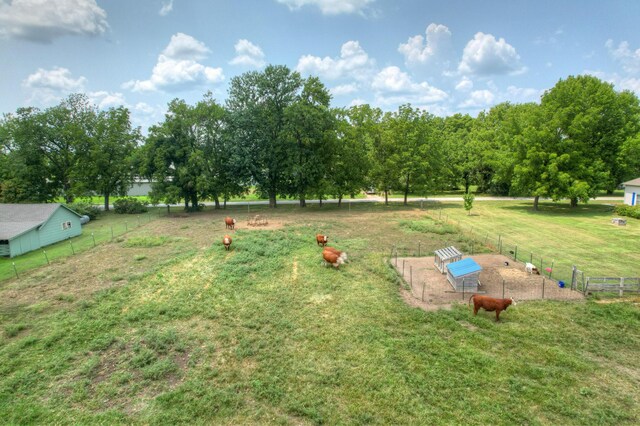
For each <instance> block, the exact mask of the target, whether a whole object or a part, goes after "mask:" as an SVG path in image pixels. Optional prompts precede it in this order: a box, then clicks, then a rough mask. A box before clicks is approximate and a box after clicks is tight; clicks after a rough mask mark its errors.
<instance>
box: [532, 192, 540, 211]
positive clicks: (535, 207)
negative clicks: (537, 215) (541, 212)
mask: <svg viewBox="0 0 640 426" xmlns="http://www.w3.org/2000/svg"><path fill="white" fill-rule="evenodd" d="M538 200H540V196H539V195H536V196H535V197H533V209H534V210H536V211H537V210H538Z"/></svg>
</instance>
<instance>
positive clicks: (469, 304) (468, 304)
mask: <svg viewBox="0 0 640 426" xmlns="http://www.w3.org/2000/svg"><path fill="white" fill-rule="evenodd" d="M473 296H475V294H472V295H471V297H470V298H469V303H467V306H471V299H473Z"/></svg>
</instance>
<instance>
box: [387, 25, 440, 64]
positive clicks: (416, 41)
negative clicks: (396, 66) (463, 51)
mask: <svg viewBox="0 0 640 426" xmlns="http://www.w3.org/2000/svg"><path fill="white" fill-rule="evenodd" d="M425 33H426V37H422V35H417V36H413V37H409V40H407V42H406V43H402V44H400V46H398V51H399V52H400V53H402V54H403V55H404V58H405V62H406V63H407V64H415V63H423V64H424V63H427V62H433V61H434V60H438V59H439V58H441V57H443V56H447V55H448V54H449V53H451V52H452V43H451V31H449V28H447V27H446V26H444V25H439V24H429V26H428V27H427V30H426V31H425Z"/></svg>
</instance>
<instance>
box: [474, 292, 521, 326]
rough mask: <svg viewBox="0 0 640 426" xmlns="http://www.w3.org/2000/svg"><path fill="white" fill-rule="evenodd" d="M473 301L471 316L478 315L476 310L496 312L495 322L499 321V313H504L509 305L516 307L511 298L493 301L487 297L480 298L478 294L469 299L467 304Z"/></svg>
mask: <svg viewBox="0 0 640 426" xmlns="http://www.w3.org/2000/svg"><path fill="white" fill-rule="evenodd" d="M472 299H473V315H477V314H478V310H479V309H480V308H483V309H484V310H485V311H489V312H493V311H496V321H500V312H502V311H506V310H507V308H508V307H509V306H511V304H513V305H514V306H515V305H516V302H515V300H513V297H512V298H510V299H495V298H493V297H489V296H481V295H479V294H474V295H473V296H471V297H470V298H469V304H471V300H472Z"/></svg>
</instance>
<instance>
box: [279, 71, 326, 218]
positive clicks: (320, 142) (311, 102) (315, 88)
mask: <svg viewBox="0 0 640 426" xmlns="http://www.w3.org/2000/svg"><path fill="white" fill-rule="evenodd" d="M330 102H331V95H330V94H329V91H328V90H327V89H326V88H325V86H324V85H323V84H322V83H321V82H320V80H319V79H318V78H316V77H309V78H308V79H306V80H304V83H303V86H302V90H301V92H300V94H299V95H298V96H297V97H296V99H295V100H294V101H293V102H292V103H291V105H289V106H288V107H287V108H286V109H285V121H286V131H287V133H288V135H289V137H290V146H291V148H290V150H289V153H290V155H291V157H292V158H291V159H290V161H289V163H288V164H289V165H290V170H289V171H288V173H287V177H288V191H287V192H288V193H289V194H290V195H292V196H297V197H298V199H299V200H300V207H305V206H306V196H307V194H309V193H310V192H315V193H316V194H318V195H320V197H321V199H322V197H323V196H324V195H325V194H326V192H324V191H326V190H327V189H328V183H327V182H326V179H327V171H328V170H329V168H330V166H331V163H332V160H333V156H334V153H335V150H334V145H335V136H336V133H335V128H336V120H335V117H334V115H333V113H332V111H331V109H330V107H329V104H330Z"/></svg>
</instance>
